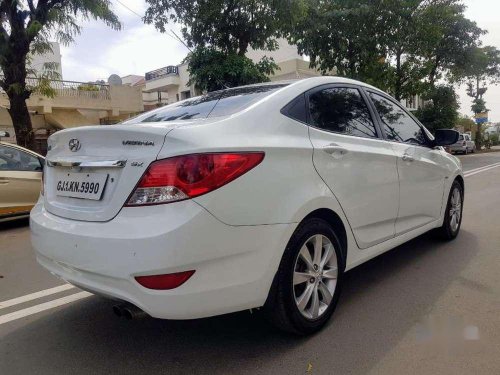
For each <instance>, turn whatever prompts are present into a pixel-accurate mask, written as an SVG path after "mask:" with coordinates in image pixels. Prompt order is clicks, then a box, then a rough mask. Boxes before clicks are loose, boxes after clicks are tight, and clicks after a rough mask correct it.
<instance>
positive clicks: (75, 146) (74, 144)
mask: <svg viewBox="0 0 500 375" xmlns="http://www.w3.org/2000/svg"><path fill="white" fill-rule="evenodd" d="M68 146H69V149H70V150H71V151H73V152H77V151H78V150H79V149H80V148H81V147H82V145H81V143H80V141H79V140H78V139H76V138H73V139H70V140H69V143H68Z"/></svg>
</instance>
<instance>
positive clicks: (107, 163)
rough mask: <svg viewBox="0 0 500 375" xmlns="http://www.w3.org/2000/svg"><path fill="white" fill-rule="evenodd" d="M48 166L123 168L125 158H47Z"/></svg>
mask: <svg viewBox="0 0 500 375" xmlns="http://www.w3.org/2000/svg"><path fill="white" fill-rule="evenodd" d="M46 163H47V166H49V167H80V168H123V167H125V165H126V164H127V160H103V161H71V160H47V161H46Z"/></svg>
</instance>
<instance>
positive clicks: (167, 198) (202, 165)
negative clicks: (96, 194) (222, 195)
mask: <svg viewBox="0 0 500 375" xmlns="http://www.w3.org/2000/svg"><path fill="white" fill-rule="evenodd" d="M262 159H264V153H263V152H242V153H207V154H191V155H182V156H176V157H173V158H168V159H163V160H158V161H155V162H153V163H151V165H150V166H149V167H148V169H147V170H146V172H145V173H144V175H143V176H142V178H141V180H140V181H139V183H138V184H137V187H136V188H135V190H134V191H133V192H132V194H131V195H130V197H129V199H128V200H127V203H126V204H125V205H126V206H142V205H151V204H163V203H171V202H176V201H180V200H184V199H190V198H194V197H198V196H200V195H203V194H206V193H208V192H210V191H213V190H215V189H218V188H220V187H221V186H224V185H226V184H227V183H229V182H231V181H233V180H234V179H236V178H238V177H240V176H241V175H243V174H244V173H246V172H248V171H249V170H251V169H252V168H254V167H255V166H257V165H258V164H259V163H260V162H261V161H262Z"/></svg>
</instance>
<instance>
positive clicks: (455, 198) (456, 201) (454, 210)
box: [449, 187, 462, 232]
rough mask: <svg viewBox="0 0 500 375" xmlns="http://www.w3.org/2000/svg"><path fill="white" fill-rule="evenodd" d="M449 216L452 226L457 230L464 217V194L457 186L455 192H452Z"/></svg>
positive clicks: (452, 228)
mask: <svg viewBox="0 0 500 375" xmlns="http://www.w3.org/2000/svg"><path fill="white" fill-rule="evenodd" d="M449 217H450V228H451V230H452V231H453V232H455V231H456V230H457V229H458V226H459V225H460V219H461V217H462V195H461V193H460V190H459V189H458V188H457V187H455V189H453V193H452V194H451V201H450V214H449Z"/></svg>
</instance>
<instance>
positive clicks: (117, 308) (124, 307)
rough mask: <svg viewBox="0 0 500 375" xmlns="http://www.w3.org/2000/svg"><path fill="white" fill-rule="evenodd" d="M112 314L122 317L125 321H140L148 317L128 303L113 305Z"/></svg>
mask: <svg viewBox="0 0 500 375" xmlns="http://www.w3.org/2000/svg"><path fill="white" fill-rule="evenodd" d="M113 312H114V313H115V315H116V316H119V317H124V318H125V319H127V320H133V319H140V318H144V317H146V316H147V315H148V314H147V313H145V312H144V311H143V310H141V309H140V308H138V307H137V306H134V305H132V304H129V303H123V304H120V305H114V306H113Z"/></svg>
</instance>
